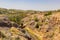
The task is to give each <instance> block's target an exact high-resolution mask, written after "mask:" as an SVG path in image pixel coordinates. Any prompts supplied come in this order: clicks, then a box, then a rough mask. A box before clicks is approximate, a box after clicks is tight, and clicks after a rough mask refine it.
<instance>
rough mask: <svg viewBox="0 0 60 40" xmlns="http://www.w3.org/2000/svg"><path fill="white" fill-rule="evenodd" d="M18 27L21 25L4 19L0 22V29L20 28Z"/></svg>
mask: <svg viewBox="0 0 60 40" xmlns="http://www.w3.org/2000/svg"><path fill="white" fill-rule="evenodd" d="M18 26H19V25H18V24H17V23H14V22H12V21H10V20H8V19H2V20H1V21H0V27H8V28H10V27H18Z"/></svg>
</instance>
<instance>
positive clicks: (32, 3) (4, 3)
mask: <svg viewBox="0 0 60 40" xmlns="http://www.w3.org/2000/svg"><path fill="white" fill-rule="evenodd" d="M0 8H8V9H22V10H54V9H60V0H0Z"/></svg>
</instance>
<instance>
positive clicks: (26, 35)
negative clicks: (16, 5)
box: [0, 8, 60, 40]
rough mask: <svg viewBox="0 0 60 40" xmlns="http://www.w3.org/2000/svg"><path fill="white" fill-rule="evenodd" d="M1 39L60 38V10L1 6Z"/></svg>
mask: <svg viewBox="0 0 60 40" xmlns="http://www.w3.org/2000/svg"><path fill="white" fill-rule="evenodd" d="M0 40H60V10H53V11H34V10H16V9H5V8H0Z"/></svg>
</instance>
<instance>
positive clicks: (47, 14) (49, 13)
mask: <svg viewBox="0 0 60 40" xmlns="http://www.w3.org/2000/svg"><path fill="white" fill-rule="evenodd" d="M51 14H52V12H51V11H49V12H48V13H46V14H44V16H49V15H51Z"/></svg>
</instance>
